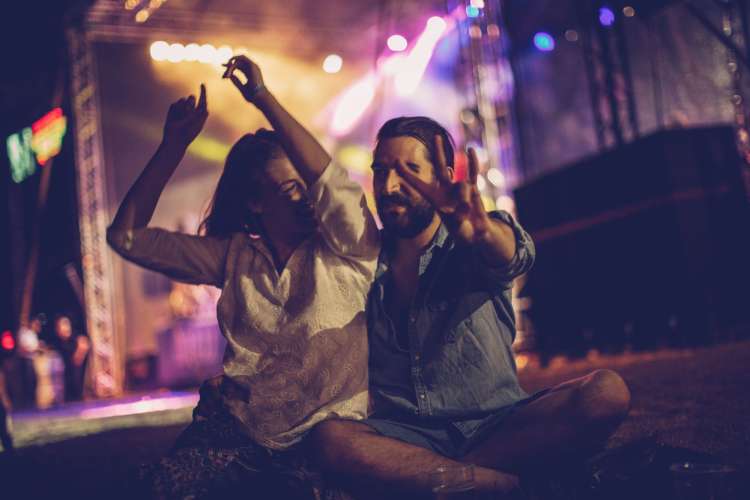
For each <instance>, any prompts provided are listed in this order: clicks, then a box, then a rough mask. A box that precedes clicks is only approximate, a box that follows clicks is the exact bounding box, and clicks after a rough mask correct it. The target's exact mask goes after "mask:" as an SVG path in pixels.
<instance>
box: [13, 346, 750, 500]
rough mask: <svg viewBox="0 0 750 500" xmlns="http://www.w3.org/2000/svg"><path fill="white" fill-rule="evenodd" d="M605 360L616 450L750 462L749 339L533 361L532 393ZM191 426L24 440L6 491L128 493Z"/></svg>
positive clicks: (525, 379) (525, 377)
mask: <svg viewBox="0 0 750 500" xmlns="http://www.w3.org/2000/svg"><path fill="white" fill-rule="evenodd" d="M596 368H611V369H614V370H616V371H618V372H619V373H621V374H622V376H623V377H624V378H625V380H626V381H627V383H628V385H629V387H630V389H631V393H632V400H633V404H632V411H631V413H630V416H629V418H628V419H627V420H626V421H625V422H624V424H623V425H622V426H621V427H620V429H619V430H618V431H617V433H616V434H615V435H614V436H613V437H612V439H611V440H610V443H609V445H608V448H610V449H612V450H617V449H618V448H621V447H623V446H625V445H627V444H628V443H633V442H637V441H639V440H641V439H642V438H646V437H652V438H653V439H654V440H655V441H656V442H658V443H660V444H662V445H664V446H668V447H675V448H679V449H689V450H695V451H697V452H704V453H708V454H710V455H711V457H710V458H711V460H712V461H714V462H721V463H725V464H732V465H734V466H736V467H738V468H739V470H740V471H746V470H748V469H749V468H750V467H749V466H750V418H749V417H748V415H750V395H749V394H750V393H749V392H748V386H750V341H743V342H737V343H731V344H724V345H717V346H712V347H704V348H698V349H693V350H664V351H658V352H652V353H630V354H621V355H617V356H597V355H595V354H594V353H592V355H590V356H588V357H587V358H586V359H582V360H576V361H569V360H565V359H562V358H559V359H553V360H552V362H551V363H550V364H549V366H548V367H547V368H545V369H540V368H539V367H536V366H534V364H533V363H529V365H527V366H526V367H525V368H524V369H523V370H521V381H522V384H523V386H524V387H525V388H526V389H527V390H528V391H530V392H531V391H535V390H537V389H541V388H544V387H549V386H552V385H555V384H557V383H559V382H561V381H564V380H567V379H570V378H572V377H576V376H580V375H583V374H585V373H587V372H589V371H591V370H592V369H596ZM182 427H183V426H169V427H158V428H154V427H145V428H143V427H142V428H135V429H122V430H115V431H108V432H103V433H100V434H95V435H90V436H85V437H79V438H75V439H69V440H66V441H62V442H58V443H53V444H48V445H45V446H37V447H27V448H23V449H21V450H20V451H19V452H18V455H17V457H15V458H13V459H11V458H10V457H7V456H0V499H3V500H6V499H7V500H11V499H15V498H19V499H20V498H24V499H32V498H56V499H62V498H128V497H130V495H129V494H128V491H129V490H128V485H129V484H130V482H131V477H132V474H133V471H134V470H135V468H136V467H137V465H138V464H139V463H143V462H148V461H151V460H154V459H156V458H158V457H159V456H161V455H162V454H164V453H165V452H166V451H167V450H168V448H169V447H170V445H171V444H172V443H173V442H174V439H175V437H176V436H177V434H178V433H179V432H180V430H181V429H182ZM642 487H643V485H641V489H642ZM248 498H252V496H249V497H248ZM701 498H704V497H701ZM705 498H706V499H708V498H709V497H705ZM639 500H643V498H640V499H639Z"/></svg>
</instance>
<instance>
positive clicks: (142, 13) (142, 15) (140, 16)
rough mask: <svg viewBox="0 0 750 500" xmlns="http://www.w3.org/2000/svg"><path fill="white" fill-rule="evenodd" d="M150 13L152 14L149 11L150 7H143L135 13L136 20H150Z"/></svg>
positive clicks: (141, 21)
mask: <svg viewBox="0 0 750 500" xmlns="http://www.w3.org/2000/svg"><path fill="white" fill-rule="evenodd" d="M150 15H151V13H150V12H149V11H148V9H141V10H139V11H138V13H137V14H136V15H135V22H137V23H145V22H146V21H148V18H149V16H150Z"/></svg>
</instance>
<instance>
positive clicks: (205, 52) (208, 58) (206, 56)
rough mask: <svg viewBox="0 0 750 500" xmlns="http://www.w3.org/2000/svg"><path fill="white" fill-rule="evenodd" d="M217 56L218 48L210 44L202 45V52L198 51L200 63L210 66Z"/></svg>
mask: <svg viewBox="0 0 750 500" xmlns="http://www.w3.org/2000/svg"><path fill="white" fill-rule="evenodd" d="M215 54H216V48H215V47H214V46H213V45H211V44H210V43H204V44H203V45H201V47H200V50H199V51H198V61H199V62H202V63H205V64H209V63H211V62H213V60H214V57H215Z"/></svg>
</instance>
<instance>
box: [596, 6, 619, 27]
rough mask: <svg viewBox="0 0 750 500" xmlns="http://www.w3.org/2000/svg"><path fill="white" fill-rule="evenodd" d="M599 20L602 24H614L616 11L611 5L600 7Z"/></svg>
mask: <svg viewBox="0 0 750 500" xmlns="http://www.w3.org/2000/svg"><path fill="white" fill-rule="evenodd" d="M599 22H600V23H602V26H612V25H613V24H615V13H614V12H613V11H612V9H610V8H609V7H602V8H600V9H599Z"/></svg>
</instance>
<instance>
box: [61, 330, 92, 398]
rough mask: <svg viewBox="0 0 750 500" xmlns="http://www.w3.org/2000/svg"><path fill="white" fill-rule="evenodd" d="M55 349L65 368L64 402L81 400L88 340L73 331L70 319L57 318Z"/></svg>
mask: <svg viewBox="0 0 750 500" xmlns="http://www.w3.org/2000/svg"><path fill="white" fill-rule="evenodd" d="M54 330H55V339H54V342H55V348H56V349H57V351H58V352H59V353H60V357H61V358H62V360H63V365H64V366H65V375H64V377H65V401H78V400H80V399H82V398H83V376H84V373H85V369H86V360H87V359H88V353H89V348H90V343H89V339H88V338H87V337H86V336H85V335H82V334H79V333H77V332H74V331H73V326H72V324H71V323H70V318H68V317H67V316H64V315H60V316H57V317H56V318H55V324H54Z"/></svg>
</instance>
